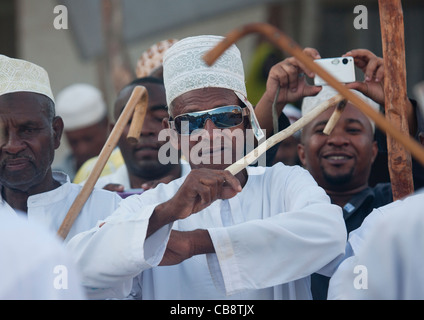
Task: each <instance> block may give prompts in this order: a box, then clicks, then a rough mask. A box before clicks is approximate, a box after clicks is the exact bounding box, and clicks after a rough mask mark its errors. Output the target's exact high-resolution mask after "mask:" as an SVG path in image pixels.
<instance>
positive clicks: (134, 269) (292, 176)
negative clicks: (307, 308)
mask: <svg viewBox="0 0 424 320" xmlns="http://www.w3.org/2000/svg"><path fill="white" fill-rule="evenodd" d="M221 40H222V37H217V36H198V37H190V38H186V39H183V40H181V41H179V42H178V43H176V44H174V45H173V46H172V47H171V48H170V49H169V50H168V51H167V52H166V54H165V59H164V82H165V89H166V95H167V104H168V111H169V115H170V119H169V120H168V121H167V120H165V121H164V124H165V125H166V126H167V127H168V128H169V129H168V133H169V136H170V138H171V141H170V143H172V144H173V145H175V146H176V147H177V148H180V149H181V150H182V152H183V154H184V156H185V158H186V159H187V160H188V161H189V163H190V166H191V169H192V170H191V172H190V173H189V174H188V175H187V176H185V177H182V178H179V179H176V180H174V181H171V182H170V183H168V184H166V185H165V184H160V185H158V186H157V187H156V188H155V189H152V190H148V191H146V192H144V193H143V194H142V195H136V196H132V197H129V198H127V199H125V200H123V201H122V202H121V206H120V208H118V210H117V211H115V212H114V214H112V215H111V216H110V217H108V218H107V219H106V220H104V221H103V223H101V224H100V225H99V227H96V228H93V229H92V230H90V231H88V232H85V233H82V234H80V235H78V236H77V237H75V238H74V239H73V241H72V242H71V243H69V245H68V248H69V249H70V250H71V251H72V252H73V253H74V256H75V258H76V260H77V263H78V265H79V267H80V269H81V271H82V274H83V283H84V285H85V286H86V287H88V289H89V290H88V293H89V296H91V297H93V295H90V293H91V294H93V293H94V295H95V296H96V297H97V298H99V297H104V298H112V297H114V298H116V297H118V298H122V297H126V296H127V295H128V294H129V293H130V291H131V296H132V297H133V298H139V299H164V300H168V299H254V300H260V299H311V297H312V296H311V292H310V281H309V275H310V274H312V273H314V272H318V271H321V272H324V273H325V272H326V266H327V264H329V263H330V262H331V261H332V260H334V259H335V258H337V257H338V256H340V255H342V254H343V253H344V247H345V243H346V231H345V227H344V222H343V217H342V213H341V209H340V207H338V206H335V205H332V204H331V203H330V199H329V197H328V196H327V195H326V193H325V191H324V190H323V189H322V188H320V187H319V186H318V185H317V184H316V182H315V181H314V180H313V178H312V176H311V175H310V174H309V173H308V172H307V171H306V170H304V169H302V168H301V167H298V166H295V167H288V166H285V165H283V164H281V163H280V164H277V165H275V166H273V167H260V166H258V167H248V168H247V169H244V170H242V171H241V172H240V173H238V174H236V175H235V176H234V175H232V174H231V173H230V172H229V171H227V170H225V169H226V168H227V167H228V166H229V164H228V163H226V162H227V160H228V159H229V154H231V156H232V159H231V161H230V162H231V163H233V162H235V161H236V160H237V159H238V158H240V156H243V155H244V152H245V150H246V144H247V143H246V141H247V140H248V134H249V132H250V134H251V135H252V136H253V137H255V138H256V139H257V140H260V139H262V138H263V137H264V133H263V132H262V130H261V129H260V127H259V125H258V122H257V120H256V117H255V112H254V110H253V107H252V105H251V104H250V103H249V101H248V100H247V98H246V96H247V93H246V88H245V82H244V71H243V63H242V60H241V56H240V52H239V51H238V49H237V47H236V46H234V45H233V46H231V47H230V49H229V50H227V51H226V52H225V53H224V54H223V55H222V56H221V57H220V59H218V61H217V62H216V63H215V64H214V65H213V66H212V67H208V66H206V64H205V63H204V62H203V60H202V56H203V55H204V54H205V53H206V52H207V51H208V50H210V49H211V48H213V47H214V46H215V45H216V44H218V42H219V41H221ZM171 132H174V134H171ZM241 140H242V143H241V142H240V141H241ZM131 288H132V290H131ZM94 289H96V290H94Z"/></svg>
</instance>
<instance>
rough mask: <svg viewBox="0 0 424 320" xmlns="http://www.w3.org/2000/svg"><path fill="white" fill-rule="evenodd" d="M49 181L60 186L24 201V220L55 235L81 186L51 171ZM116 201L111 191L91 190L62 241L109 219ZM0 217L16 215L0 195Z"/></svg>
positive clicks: (117, 197) (62, 174)
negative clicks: (51, 178) (25, 203)
mask: <svg viewBox="0 0 424 320" xmlns="http://www.w3.org/2000/svg"><path fill="white" fill-rule="evenodd" d="M53 178H54V179H55V180H56V181H58V182H60V183H61V186H60V187H59V188H56V189H54V190H51V191H48V192H44V193H40V194H36V195H33V196H30V197H29V198H28V201H27V205H28V212H27V217H28V220H30V221H37V222H38V223H40V224H42V225H44V226H46V227H47V228H48V229H49V230H51V231H52V232H57V231H58V230H59V228H60V226H61V225H62V222H63V220H64V219H65V216H66V214H67V213H68V211H69V208H70V207H71V205H72V204H73V202H74V201H75V198H76V197H77V195H78V194H79V192H80V190H81V188H82V186H80V185H77V184H73V183H71V182H70V179H69V177H68V176H67V175H66V174H64V173H61V172H54V173H53ZM120 201H121V198H120V197H119V196H118V195H117V194H116V193H114V192H110V191H106V190H102V189H94V190H93V192H92V193H91V195H90V197H89V198H88V199H87V201H86V203H85V205H84V207H83V208H82V210H81V212H80V213H79V215H78V217H77V218H76V220H75V222H74V224H73V225H72V228H71V229H70V231H69V234H68V236H67V237H66V239H65V241H68V240H69V239H70V238H72V237H73V236H74V235H75V234H77V233H79V232H82V231H86V230H88V229H91V228H92V227H94V226H95V225H96V223H97V222H98V221H99V220H103V219H105V218H106V217H107V216H109V215H110V214H111V213H112V212H113V211H114V210H115V209H116V208H117V207H118V204H119V202H120ZM0 215H12V216H15V215H17V213H16V211H15V210H14V209H13V208H12V207H11V206H10V205H9V204H8V203H7V202H6V201H5V200H4V199H2V198H1V193H0Z"/></svg>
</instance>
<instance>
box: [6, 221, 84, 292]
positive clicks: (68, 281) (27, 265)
mask: <svg viewBox="0 0 424 320" xmlns="http://www.w3.org/2000/svg"><path fill="white" fill-rule="evenodd" d="M0 261H1V263H0V299H1V300H59V299H66V300H69V299H77V300H81V299H85V298H86V296H85V294H84V291H83V288H82V286H81V282H80V275H79V273H78V272H77V270H76V267H75V264H74V262H73V260H72V259H71V258H70V256H69V253H68V252H67V251H66V250H65V247H64V246H63V245H62V242H61V241H60V240H59V239H58V237H56V236H55V235H54V234H51V233H50V232H49V231H48V230H47V229H46V228H44V226H40V225H39V224H38V223H35V222H30V221H28V220H27V219H25V218H23V217H20V216H12V215H8V214H0Z"/></svg>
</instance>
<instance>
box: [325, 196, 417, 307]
mask: <svg viewBox="0 0 424 320" xmlns="http://www.w3.org/2000/svg"><path fill="white" fill-rule="evenodd" d="M423 199H424V195H419V196H413V197H409V198H407V199H406V200H403V201H396V202H394V203H391V204H389V205H386V206H384V207H381V208H379V209H375V210H374V211H373V212H372V213H371V214H382V215H384V219H379V220H378V222H377V223H375V224H373V225H372V228H370V229H369V230H368V235H367V237H366V238H365V239H364V242H363V243H362V246H361V247H359V248H358V249H357V250H356V252H355V255H354V256H352V257H350V258H348V259H346V260H345V261H343V263H342V264H341V265H340V266H339V268H338V269H337V271H336V272H335V273H334V275H333V277H332V278H331V279H330V284H329V290H328V299H329V300H334V299H349V300H352V299H360V300H403V299H406V300H416V299H423V298H424V273H423V272H422V270H423V267H424V254H423V252H424V251H423V250H422V248H423V245H424V236H423V235H424V232H423V230H424V219H423V215H422V210H421V205H422V203H423ZM371 214H370V215H371Z"/></svg>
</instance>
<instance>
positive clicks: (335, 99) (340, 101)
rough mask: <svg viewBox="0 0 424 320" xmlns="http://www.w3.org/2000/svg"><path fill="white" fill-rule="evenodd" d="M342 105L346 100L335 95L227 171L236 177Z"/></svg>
mask: <svg viewBox="0 0 424 320" xmlns="http://www.w3.org/2000/svg"><path fill="white" fill-rule="evenodd" d="M340 104H342V105H345V104H346V100H345V99H344V97H343V96H342V95H341V94H338V95H335V96H334V97H332V98H331V99H329V100H327V101H324V102H323V103H321V104H320V105H318V106H317V107H315V108H314V109H312V110H311V111H309V112H308V113H307V114H305V115H304V116H303V117H301V118H300V119H299V120H297V121H296V122H294V123H293V124H291V125H290V126H288V127H287V128H286V129H284V130H281V131H280V132H278V133H277V134H275V135H273V136H271V137H269V138H268V139H267V140H266V141H265V142H263V143H261V144H260V145H259V146H258V147H256V148H255V149H254V150H252V151H251V152H249V153H248V154H247V155H246V156H244V157H243V158H241V159H240V160H238V161H236V162H234V163H233V164H232V165H230V166H229V167H228V168H227V169H226V170H228V171H230V172H231V173H232V174H233V175H236V174H237V173H239V172H240V171H241V170H243V169H244V168H246V167H247V166H248V165H250V164H252V163H254V162H255V161H256V160H257V159H258V158H259V157H260V156H261V155H262V154H263V153H265V152H266V151H267V150H268V149H270V148H272V147H273V146H275V145H276V144H277V143H279V142H281V141H283V140H284V139H287V138H288V137H290V136H292V135H293V134H294V133H295V132H297V131H299V130H301V129H302V128H303V127H304V126H306V125H307V124H308V123H310V122H311V121H312V120H314V119H315V118H316V117H317V116H318V115H320V114H321V113H322V112H324V111H325V110H327V109H328V108H330V107H332V106H334V105H337V106H338V105H340Z"/></svg>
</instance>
